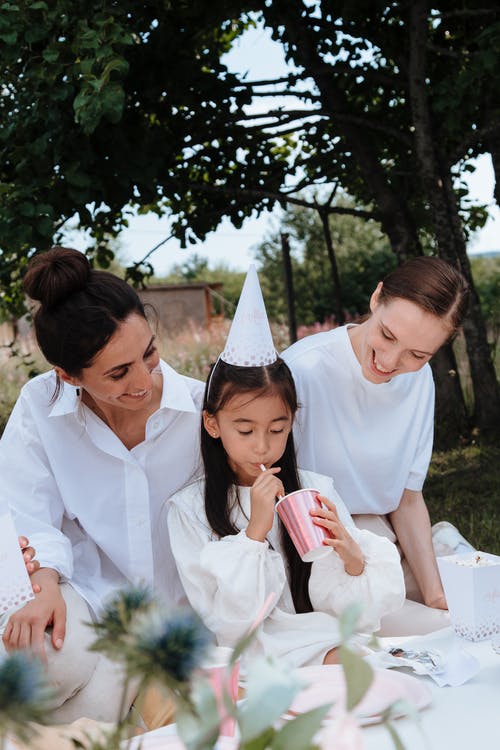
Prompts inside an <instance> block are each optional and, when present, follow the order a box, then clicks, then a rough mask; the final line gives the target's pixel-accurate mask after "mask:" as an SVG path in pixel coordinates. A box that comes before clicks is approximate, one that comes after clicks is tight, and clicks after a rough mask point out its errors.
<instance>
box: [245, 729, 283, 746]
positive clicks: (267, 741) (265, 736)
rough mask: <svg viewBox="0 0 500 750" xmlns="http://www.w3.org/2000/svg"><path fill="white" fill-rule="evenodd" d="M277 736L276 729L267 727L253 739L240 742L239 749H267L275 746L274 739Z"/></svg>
mask: <svg viewBox="0 0 500 750" xmlns="http://www.w3.org/2000/svg"><path fill="white" fill-rule="evenodd" d="M275 736H276V730H275V729H273V728H272V727H269V728H268V729H266V730H265V731H264V732H262V734H259V736H258V737H254V738H253V739H251V740H245V741H241V742H240V746H239V750H266V748H270V747H273V739H274V737H275Z"/></svg>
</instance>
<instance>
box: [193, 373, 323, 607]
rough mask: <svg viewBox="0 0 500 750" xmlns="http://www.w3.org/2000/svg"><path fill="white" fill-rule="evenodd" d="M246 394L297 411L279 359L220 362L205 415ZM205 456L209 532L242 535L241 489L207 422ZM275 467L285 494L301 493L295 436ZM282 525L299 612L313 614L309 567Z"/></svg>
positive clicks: (210, 380) (292, 389) (205, 403)
mask: <svg viewBox="0 0 500 750" xmlns="http://www.w3.org/2000/svg"><path fill="white" fill-rule="evenodd" d="M242 394H248V396H249V398H250V399H254V398H258V397H259V396H270V395H271V396H274V395H277V396H279V397H280V398H281V399H282V400H283V402H284V403H285V404H286V405H287V406H288V408H289V409H290V413H291V415H292V417H293V416H294V415H295V413H296V411H297V408H298V403H297V393H296V390H295V383H294V382H293V377H292V373H291V372H290V370H289V368H288V366H287V365H286V364H285V362H284V361H283V360H282V359H280V358H278V359H277V360H276V361H275V362H273V363H272V364H271V365H266V366H262V367H238V366H236V365H228V364H226V362H224V361H223V360H218V361H217V362H216V363H215V365H213V366H212V369H211V371H210V375H209V377H208V380H207V385H206V387H205V396H204V400H203V410H204V411H205V412H207V414H210V415H215V414H217V412H218V411H220V410H221V409H223V408H224V406H225V405H226V404H227V403H228V402H229V401H230V400H231V399H232V398H234V397H235V396H239V395H242ZM201 454H202V457H203V463H204V468H205V513H206V516H207V520H208V522H209V524H210V527H211V529H212V531H214V533H215V534H217V536H219V537H223V536H229V535H231V534H238V532H239V531H240V529H238V528H237V527H236V526H235V525H234V523H233V522H232V521H231V509H232V507H233V504H234V500H235V498H234V494H233V486H234V485H235V484H237V479H236V476H235V475H234V472H233V471H232V469H231V467H230V466H229V462H228V460H227V455H226V452H225V450H224V447H223V445H222V442H221V440H220V438H214V437H212V436H211V435H209V433H208V432H207V431H206V429H205V427H204V425H203V419H202V423H201ZM277 465H279V466H280V468H281V471H280V474H279V478H280V480H281V481H282V482H283V486H284V488H285V492H286V493H288V492H293V491H294V490H298V489H300V480H299V475H298V471H297V462H296V458H295V446H294V443H293V435H292V432H290V434H289V436H288V440H287V443H286V447H285V452H284V453H283V456H282V457H281V458H280V459H279V461H278V462H277ZM279 524H280V534H281V540H282V544H283V550H284V553H285V562H286V566H287V567H288V574H289V581H290V589H291V592H292V597H293V603H294V605H295V610H296V611H297V612H312V605H311V600H310V598H309V576H310V574H311V563H305V562H303V561H302V560H301V558H300V555H299V554H298V552H297V550H296V549H295V547H294V545H293V542H292V540H291V539H290V537H289V535H288V533H287V531H286V529H285V528H284V526H283V524H282V523H281V520H280V521H279Z"/></svg>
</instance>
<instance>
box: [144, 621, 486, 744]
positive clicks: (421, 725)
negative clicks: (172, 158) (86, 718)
mask: <svg viewBox="0 0 500 750" xmlns="http://www.w3.org/2000/svg"><path fill="white" fill-rule="evenodd" d="M456 638H458V636H456V635H455V634H454V633H453V631H452V630H451V628H445V629H444V630H440V631H438V632H437V633H432V634H429V635H427V636H419V637H418V644H419V646H421V647H423V648H425V647H427V648H429V647H433V648H437V649H439V650H442V651H443V652H444V653H447V652H448V651H450V650H451V648H452V647H453V643H454V639H456ZM380 641H381V643H382V645H384V646H386V645H389V644H395V645H398V644H404V643H406V642H408V641H411V642H413V643H416V642H417V638H416V637H412V638H411V639H410V638H381V639H380ZM459 641H460V645H461V646H463V648H464V649H465V650H466V651H468V652H469V653H470V654H472V655H473V656H475V657H476V658H477V659H478V660H479V662H480V664H481V670H480V671H479V673H478V674H477V675H476V676H475V677H473V678H472V679H471V680H470V681H469V682H467V683H465V684H464V685H461V686H460V687H442V688H440V687H438V686H437V685H436V684H435V683H434V681H433V680H432V679H431V678H430V677H428V676H416V679H418V680H423V681H424V682H425V684H426V685H427V686H428V687H429V688H430V690H431V693H432V703H431V704H430V705H429V706H428V707H427V708H425V709H423V710H422V711H420V712H419V713H418V719H419V721H418V723H417V722H415V721H414V720H413V719H410V718H400V719H396V720H394V722H393V726H394V728H395V729H396V731H397V733H398V735H399V737H400V739H401V740H402V742H403V744H404V747H405V750H500V655H498V654H496V653H495V652H494V651H493V649H492V646H491V642H490V641H480V642H478V643H472V642H470V641H465V640H462V639H459ZM405 671H407V672H408V673H409V674H413V673H412V672H410V671H409V670H405ZM173 734H175V726H174V725H170V726H168V727H163V728H162V729H157V730H155V731H154V732H148V733H147V734H146V735H143V736H142V743H143V744H142V747H143V748H144V750H149V749H150V750H160V748H162V750H168V748H169V740H168V738H169V737H170V738H172V735H173ZM363 737H364V743H365V748H364V750H392V749H393V748H394V745H393V743H392V739H391V738H390V736H389V733H388V731H387V729H386V728H385V727H384V726H383V725H372V726H367V727H364V728H363ZM160 738H163V740H164V743H165V744H163V743H162V741H161V739H160ZM148 740H149V742H148ZM171 741H172V740H171ZM135 743H137V744H135ZM222 744H223V743H222ZM139 745H140V740H139V738H136V741H135V742H133V743H132V748H133V750H135V747H139ZM134 746H135V747H134ZM170 747H171V745H170ZM132 748H131V750H132ZM221 750H224V749H223V748H222V747H221ZM332 750H335V748H334V747H332Z"/></svg>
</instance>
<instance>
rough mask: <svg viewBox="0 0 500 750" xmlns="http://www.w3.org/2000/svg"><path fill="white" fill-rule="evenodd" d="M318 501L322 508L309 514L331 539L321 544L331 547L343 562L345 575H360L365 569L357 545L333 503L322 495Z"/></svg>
mask: <svg viewBox="0 0 500 750" xmlns="http://www.w3.org/2000/svg"><path fill="white" fill-rule="evenodd" d="M318 499H319V500H321V502H322V503H323V506H324V507H322V508H320V507H318V508H315V509H313V510H310V511H309V512H310V514H311V516H313V521H314V523H315V524H317V525H318V526H323V528H325V529H327V530H328V531H329V533H330V536H331V538H329V539H325V540H324V542H323V544H325V545H329V546H330V547H333V549H334V550H335V552H336V553H337V554H338V555H339V557H340V558H341V560H342V561H343V563H344V569H345V572H346V573H348V574H349V575H351V576H359V575H361V573H362V572H363V570H364V569H365V561H364V558H363V553H362V552H361V548H360V546H359V544H358V543H357V542H355V541H354V539H353V538H352V536H351V535H350V534H349V532H348V531H347V529H346V527H345V526H344V524H343V523H342V522H341V520H340V518H339V516H338V513H337V508H336V507H335V505H334V503H332V502H331V500H329V499H328V498H327V497H323V496H322V495H320V496H319V498H318Z"/></svg>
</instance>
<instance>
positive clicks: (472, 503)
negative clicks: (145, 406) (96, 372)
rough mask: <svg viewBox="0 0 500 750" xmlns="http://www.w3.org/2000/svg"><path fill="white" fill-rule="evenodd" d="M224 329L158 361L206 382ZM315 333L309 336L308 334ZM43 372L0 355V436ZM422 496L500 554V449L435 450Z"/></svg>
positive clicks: (166, 342) (184, 341)
mask: <svg viewBox="0 0 500 750" xmlns="http://www.w3.org/2000/svg"><path fill="white" fill-rule="evenodd" d="M228 329H229V323H228V322H227V321H226V322H225V323H223V324H221V325H220V326H214V327H213V328H212V329H211V330H208V331H207V330H200V329H195V328H192V329H188V330H186V331H184V332H182V333H180V334H179V335H178V336H177V337H175V339H160V340H159V341H158V348H159V350H160V354H161V356H162V357H163V358H164V359H165V360H166V361H167V362H168V363H169V364H170V365H171V366H172V367H173V368H174V369H176V370H178V371H179V372H182V373H184V374H186V375H190V376H191V377H194V378H199V379H200V380H206V378H207V375H208V371H209V369H210V364H211V363H212V362H214V361H215V360H216V359H217V356H218V354H219V353H220V352H221V351H222V349H223V347H224V342H225V339H226V336H227V331H228ZM272 331H273V337H274V341H275V345H276V348H277V350H278V351H281V350H282V349H284V348H285V347H286V346H287V343H288V331H287V329H286V327H285V326H279V325H274V324H273V325H272ZM311 332H314V331H311ZM33 366H35V367H36V368H37V369H38V370H39V371H43V370H45V369H47V368H48V365H47V363H45V362H44V361H43V360H42V358H41V356H40V355H39V354H35V355H34V357H33V358H31V357H30V362H29V365H27V364H26V363H24V364H23V362H22V361H21V360H20V359H19V358H17V359H16V358H15V357H12V358H9V357H7V356H6V354H4V356H0V383H1V387H0V434H1V432H2V430H3V426H4V424H5V422H6V420H7V418H8V415H9V413H10V410H11V408H12V406H13V404H14V401H15V399H16V398H17V394H18V393H19V389H20V387H21V385H22V384H23V383H24V382H26V380H27V379H28V377H29V375H30V370H31V369H33ZM424 495H425V499H426V502H427V505H428V508H429V512H430V515H431V520H432V522H433V523H434V522H436V521H441V520H447V521H450V522H451V523H453V524H455V526H457V527H458V528H459V529H460V531H461V532H462V534H463V535H464V536H465V537H466V538H467V539H469V540H470V541H471V543H472V544H473V545H474V546H475V547H476V548H477V549H481V550H483V551H486V552H493V553H495V554H500V532H499V529H500V502H499V501H500V496H499V495H500V447H499V446H495V445H485V444H470V445H466V446H462V447H460V448H454V449H452V450H449V451H446V452H441V451H435V452H434V454H433V457H432V461H431V466H430V470H429V474H428V477H427V481H426V484H425V487H424Z"/></svg>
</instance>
